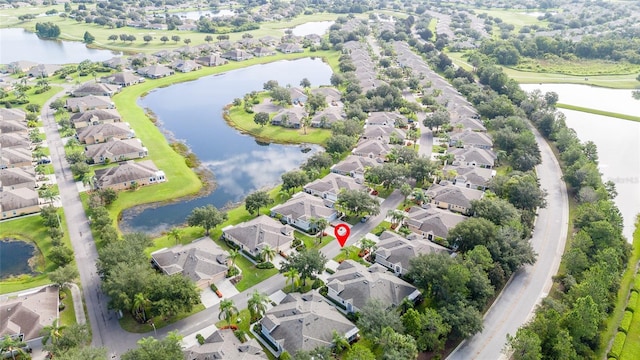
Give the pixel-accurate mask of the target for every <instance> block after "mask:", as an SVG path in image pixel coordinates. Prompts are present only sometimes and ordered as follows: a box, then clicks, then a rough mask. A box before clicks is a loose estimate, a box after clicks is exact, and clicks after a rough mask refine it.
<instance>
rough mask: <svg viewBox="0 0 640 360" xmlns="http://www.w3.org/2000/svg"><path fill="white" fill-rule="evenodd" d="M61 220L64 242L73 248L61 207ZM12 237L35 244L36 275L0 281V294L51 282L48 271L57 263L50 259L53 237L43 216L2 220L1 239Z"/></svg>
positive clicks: (0, 224)
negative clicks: (50, 235)
mask: <svg viewBox="0 0 640 360" xmlns="http://www.w3.org/2000/svg"><path fill="white" fill-rule="evenodd" d="M58 214H59V215H60V222H61V225H62V229H65V234H64V236H63V238H62V243H63V244H65V246H67V247H69V248H71V241H70V239H69V234H67V231H66V229H67V223H66V220H65V217H64V212H63V211H62V210H61V209H59V210H58ZM4 238H10V239H17V240H22V241H26V242H29V243H33V244H35V246H36V248H37V251H36V252H37V255H36V256H35V261H34V270H35V272H36V273H35V274H34V275H21V276H17V277H13V278H10V279H6V280H4V281H1V282H0V294H6V293H11V292H15V291H22V290H25V289H29V288H32V287H36V286H41V285H45V284H49V283H51V281H49V278H48V277H47V273H48V272H50V271H53V270H55V268H56V265H55V264H54V263H53V262H51V261H49V260H48V258H47V257H48V254H49V251H50V250H51V248H52V247H53V245H52V243H51V238H50V237H49V234H48V232H47V228H46V227H45V226H44V225H43V224H42V218H41V217H40V216H39V215H37V214H36V215H32V216H26V217H19V218H17V219H12V220H5V221H3V222H0V239H4Z"/></svg>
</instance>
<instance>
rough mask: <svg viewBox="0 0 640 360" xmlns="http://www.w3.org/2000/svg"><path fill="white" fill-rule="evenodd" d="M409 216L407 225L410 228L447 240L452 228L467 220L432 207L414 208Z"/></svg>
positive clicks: (410, 210)
mask: <svg viewBox="0 0 640 360" xmlns="http://www.w3.org/2000/svg"><path fill="white" fill-rule="evenodd" d="M408 216H409V217H408V218H407V219H406V223H407V225H409V227H413V228H415V229H416V230H417V231H419V232H421V233H425V234H426V233H432V234H433V235H435V236H437V237H440V238H446V237H447V235H448V234H449V230H450V229H451V228H453V227H454V226H456V225H458V224H459V223H461V222H463V221H465V220H466V217H464V216H462V215H458V214H455V213H452V212H448V211H442V210H438V209H436V208H435V207H433V206H430V205H427V207H426V208H421V207H418V206H413V207H411V209H409V212H408Z"/></svg>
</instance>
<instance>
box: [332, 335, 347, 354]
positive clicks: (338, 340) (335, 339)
mask: <svg viewBox="0 0 640 360" xmlns="http://www.w3.org/2000/svg"><path fill="white" fill-rule="evenodd" d="M331 338H332V339H331V342H332V343H333V351H334V353H336V354H340V353H341V352H343V351H345V350H347V349H349V348H350V347H351V346H350V345H349V341H347V339H346V338H345V337H344V336H343V335H341V334H339V333H338V332H337V331H335V330H333V332H332V333H331Z"/></svg>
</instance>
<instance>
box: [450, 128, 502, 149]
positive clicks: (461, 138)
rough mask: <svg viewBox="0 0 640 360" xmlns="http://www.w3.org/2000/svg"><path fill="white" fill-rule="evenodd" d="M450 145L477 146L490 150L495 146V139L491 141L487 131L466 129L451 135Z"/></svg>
mask: <svg viewBox="0 0 640 360" xmlns="http://www.w3.org/2000/svg"><path fill="white" fill-rule="evenodd" d="M449 146H455V147H476V148H479V149H487V150H488V149H491V147H493V141H491V138H490V137H489V135H487V134H486V133H483V132H477V131H472V130H469V129H466V130H464V131H462V132H459V133H454V134H452V135H451V136H450V137H449Z"/></svg>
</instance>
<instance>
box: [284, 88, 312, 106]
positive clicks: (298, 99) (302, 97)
mask: <svg viewBox="0 0 640 360" xmlns="http://www.w3.org/2000/svg"><path fill="white" fill-rule="evenodd" d="M288 90H289V95H290V96H291V102H292V103H294V104H298V103H306V102H307V99H308V98H309V97H308V96H307V94H306V93H305V92H304V90H302V89H300V88H297V87H290V88H289V89H288Z"/></svg>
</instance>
